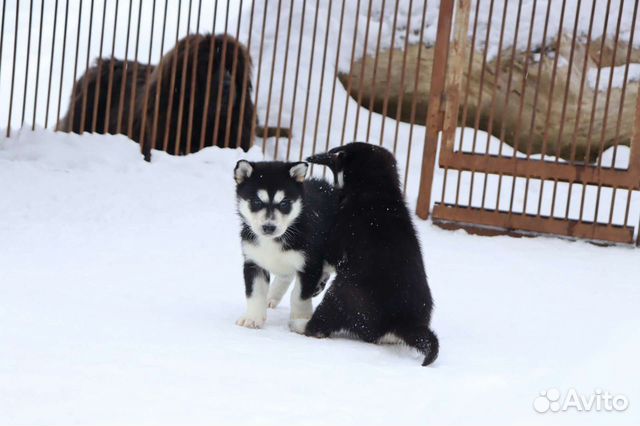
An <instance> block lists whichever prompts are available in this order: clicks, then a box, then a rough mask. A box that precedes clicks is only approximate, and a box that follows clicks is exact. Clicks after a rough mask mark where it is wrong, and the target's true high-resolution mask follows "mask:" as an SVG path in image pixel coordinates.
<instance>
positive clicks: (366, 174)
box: [306, 143, 438, 365]
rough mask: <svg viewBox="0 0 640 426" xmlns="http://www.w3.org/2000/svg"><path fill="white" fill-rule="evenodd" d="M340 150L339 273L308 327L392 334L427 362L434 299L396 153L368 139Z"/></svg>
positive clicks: (335, 243)
mask: <svg viewBox="0 0 640 426" xmlns="http://www.w3.org/2000/svg"><path fill="white" fill-rule="evenodd" d="M337 150H342V152H343V153H342V154H340V155H342V157H341V159H342V161H343V162H344V169H343V173H344V181H345V183H344V188H343V189H342V190H341V191H340V198H341V199H340V206H339V211H338V214H337V217H336V224H335V227H334V229H333V231H332V236H331V243H330V250H331V253H332V255H333V256H335V259H334V261H337V267H336V272H337V276H336V278H335V280H334V282H333V284H332V286H331V288H330V289H329V291H328V292H327V294H326V296H325V298H324V300H323V301H322V303H321V304H320V306H319V307H318V308H317V310H316V312H315V313H314V315H313V317H312V319H311V321H309V323H308V325H307V329H306V334H309V335H320V336H326V335H329V334H330V333H332V332H335V331H339V330H346V331H349V332H351V333H354V334H356V335H357V336H359V337H360V338H361V339H363V340H365V341H367V342H376V341H377V340H379V339H380V338H381V337H383V336H384V335H385V334H387V333H393V334H395V335H396V336H398V337H400V338H401V339H402V340H404V341H405V342H406V343H407V344H408V345H410V346H413V347H415V348H417V349H419V350H420V351H421V352H423V353H424V354H425V359H424V363H423V365H428V364H430V363H431V362H433V361H434V360H435V358H436V357H437V355H438V340H437V338H436V336H435V334H434V333H433V332H432V331H431V329H430V328H429V324H430V320H431V310H432V306H433V301H432V298H431V292H430V290H429V286H428V284H427V276H426V273H425V269H424V263H423V260H422V254H421V250H420V244H419V241H418V238H417V236H416V230H415V228H414V226H413V223H412V220H411V215H410V213H409V211H408V209H407V207H406V205H405V203H404V199H403V196H402V192H401V190H400V185H399V179H398V173H397V169H396V163H395V159H394V158H393V156H392V155H391V153H389V152H388V151H386V150H384V149H382V148H379V147H376V146H372V145H368V144H361V143H353V144H348V145H346V146H344V147H342V148H338V149H337ZM337 150H336V151H337ZM334 172H335V171H334Z"/></svg>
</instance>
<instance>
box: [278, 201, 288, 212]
mask: <svg viewBox="0 0 640 426" xmlns="http://www.w3.org/2000/svg"><path fill="white" fill-rule="evenodd" d="M278 208H279V209H280V210H282V211H288V210H291V201H290V200H282V201H280V203H278Z"/></svg>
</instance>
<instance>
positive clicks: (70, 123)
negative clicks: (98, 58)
mask: <svg viewBox="0 0 640 426" xmlns="http://www.w3.org/2000/svg"><path fill="white" fill-rule="evenodd" d="M91 6H92V7H93V1H92V2H91ZM81 30H82V2H80V6H79V7H78V30H77V31H76V52H75V60H74V63H73V88H72V89H71V99H72V102H74V101H73V99H75V95H76V84H75V81H76V77H77V76H78V54H79V53H80V33H81ZM89 34H91V33H89ZM90 40H91V37H89V41H90ZM74 112H75V108H73V107H71V108H69V121H68V122H67V126H66V128H64V129H62V130H64V131H66V132H70V131H72V129H73V115H74Z"/></svg>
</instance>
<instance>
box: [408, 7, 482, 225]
mask: <svg viewBox="0 0 640 426" xmlns="http://www.w3.org/2000/svg"><path fill="white" fill-rule="evenodd" d="M455 2H456V0H442V2H441V3H440V14H439V16H438V32H437V35H436V44H435V48H434V57H433V71H432V75H431V90H430V93H429V108H428V111H427V120H426V122H427V126H426V127H427V128H426V133H425V142H424V149H423V152H422V169H421V174H420V189H419V193H418V204H417V208H416V214H417V215H418V217H420V218H422V219H427V218H428V217H429V208H430V207H431V190H432V184H433V175H434V170H435V166H436V165H435V160H436V152H437V148H438V135H439V133H440V131H441V130H443V128H444V120H445V112H448V114H446V116H447V118H448V121H451V120H453V122H454V126H453V128H454V129H455V120H457V101H456V102H453V103H452V104H451V105H449V103H448V101H449V100H448V99H447V90H446V89H447V81H448V79H447V68H448V66H447V65H448V59H449V47H450V38H451V28H452V23H453V12H454V5H455ZM457 3H458V7H457V11H458V13H457V17H456V43H458V44H459V46H458V48H457V50H456V51H455V52H454V53H455V54H456V55H460V56H463V55H464V41H466V37H467V28H468V21H469V8H470V0H457ZM460 64H461V62H460V61H456V63H455V64H454V65H455V67H452V69H450V70H449V71H450V72H453V73H454V74H455V75H457V74H460V75H461V72H462V67H461V66H460ZM460 75H458V76H457V77H454V78H453V79H452V83H453V82H455V83H456V84H457V83H458V82H459V81H460ZM454 104H455V105H454ZM454 107H455V108H456V112H455V113H453V112H452V111H451V108H454Z"/></svg>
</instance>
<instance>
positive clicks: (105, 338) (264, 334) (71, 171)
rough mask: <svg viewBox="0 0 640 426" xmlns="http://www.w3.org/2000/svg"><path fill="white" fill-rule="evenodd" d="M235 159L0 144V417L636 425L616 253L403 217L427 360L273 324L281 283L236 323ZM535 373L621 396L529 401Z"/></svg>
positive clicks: (632, 301) (84, 143) (631, 348)
mask: <svg viewBox="0 0 640 426" xmlns="http://www.w3.org/2000/svg"><path fill="white" fill-rule="evenodd" d="M245 157H246V158H250V159H253V160H256V159H259V158H261V157H262V155H261V152H260V150H259V149H257V148H254V149H253V150H252V151H251V152H250V153H249V154H247V155H245V154H243V153H242V152H241V151H236V150H221V149H218V148H207V149H205V150H203V151H201V152H200V153H197V154H195V155H189V156H186V157H182V158H176V157H171V156H168V155H165V154H163V153H159V152H158V153H154V157H153V162H152V163H150V164H148V163H145V162H143V161H142V160H141V157H140V154H139V151H138V146H137V145H136V144H134V143H133V142H131V141H128V140H127V139H126V138H124V137H107V136H87V135H85V136H82V137H79V136H74V135H64V134H52V133H49V132H47V131H36V132H35V133H31V132H27V131H23V132H20V133H19V134H17V135H16V136H15V137H13V138H11V139H4V140H1V139H0V180H1V181H2V182H5V183H6V184H5V185H4V186H3V190H2V197H0V211H1V212H2V214H1V215H0V217H1V219H2V220H0V235H1V236H2V238H1V239H0V323H2V325H3V326H2V327H1V328H0V342H2V350H1V351H0V413H2V416H1V417H2V423H4V424H62V423H64V424H87V423H91V424H122V423H127V424H205V423H206V424H252V423H259V424H283V423H292V422H297V423H309V424H336V425H346V424H389V423H391V422H393V423H397V424H425V423H429V424H442V423H456V424H488V423H491V424H514V423H519V424H522V423H527V424H570V423H572V424H574V423H578V422H579V423H581V424H603V425H604V424H611V423H616V424H629V425H631V424H637V423H638V420H640V414H639V411H638V408H637V404H634V403H635V402H636V401H638V400H639V399H640V389H639V388H638V386H637V383H638V379H640V368H639V367H638V363H637V357H638V353H639V350H640V339H639V337H638V333H637V330H638V327H640V313H639V311H638V309H637V306H638V304H639V303H640V289H639V288H638V286H637V277H638V275H639V273H640V266H638V265H640V263H639V262H638V260H640V259H639V256H640V252H638V250H634V249H629V248H622V247H618V248H616V247H609V248H602V247H596V246H593V245H589V244H587V243H581V242H577V243H571V242H568V241H563V240H558V239H549V238H536V239H513V238H509V237H495V238H486V237H477V236H470V235H467V234H465V233H463V232H450V231H444V230H440V229H438V228H436V227H434V226H433V225H431V224H430V223H429V222H423V221H420V220H416V224H417V227H418V232H419V236H420V239H421V240H422V245H423V249H424V258H425V262H426V265H427V271H428V274H429V279H430V285H431V289H432V291H433V294H434V298H435V301H436V309H435V311H434V322H433V327H434V329H435V330H436V331H437V332H438V334H439V336H440V339H441V348H442V350H441V355H440V358H439V359H438V361H437V362H436V363H435V364H434V366H433V367H430V368H422V367H420V366H419V361H420V355H419V354H417V353H414V352H413V351H411V350H409V349H406V348H403V347H397V346H389V345H385V346H376V345H369V344H365V343H362V342H358V341H353V340H349V339H344V338H336V339H328V340H317V339H312V338H306V337H303V336H299V335H296V334H294V333H291V332H290V331H289V330H288V329H287V320H288V302H286V300H287V298H285V302H284V303H283V306H281V307H279V308H278V309H276V310H275V311H270V312H269V318H268V320H267V324H266V327H265V329H263V330H248V329H244V328H241V327H238V326H236V325H235V324H234V321H235V320H236V319H237V317H239V316H240V315H241V314H242V313H243V309H244V289H243V282H242V267H241V265H242V256H241V252H240V242H239V237H238V218H237V216H236V214H235V199H234V183H233V178H232V170H233V166H234V165H235V162H236V161H237V160H238V159H240V158H245ZM412 201H413V199H411V198H410V202H412ZM316 304H317V300H316ZM551 387H555V388H558V389H560V390H562V391H563V392H564V391H568V390H569V389H570V388H575V389H577V390H578V391H579V392H580V393H585V394H590V393H592V392H594V389H596V388H600V389H603V390H607V391H610V392H613V393H616V394H623V395H625V396H626V397H627V398H628V399H629V401H630V402H631V404H630V407H629V408H628V410H627V411H626V412H624V413H607V412H599V413H598V412H591V413H577V412H575V411H574V412H567V413H553V414H552V413H547V414H537V413H536V412H535V411H534V410H533V408H532V404H533V401H534V399H535V397H536V396H538V394H539V392H540V391H543V390H546V389H548V388H551Z"/></svg>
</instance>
